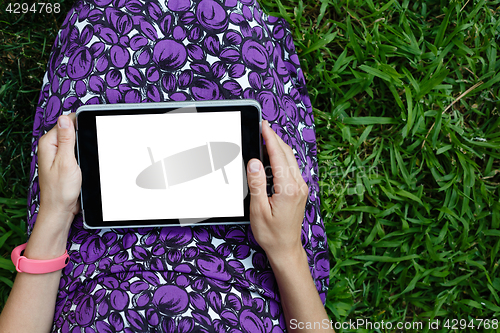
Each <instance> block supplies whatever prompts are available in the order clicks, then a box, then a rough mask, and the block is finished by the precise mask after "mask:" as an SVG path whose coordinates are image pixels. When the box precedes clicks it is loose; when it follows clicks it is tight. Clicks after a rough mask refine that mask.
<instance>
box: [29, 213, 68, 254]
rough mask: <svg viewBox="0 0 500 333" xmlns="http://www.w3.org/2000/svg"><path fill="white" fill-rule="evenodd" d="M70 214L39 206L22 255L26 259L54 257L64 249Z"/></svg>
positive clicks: (62, 252)
mask: <svg viewBox="0 0 500 333" xmlns="http://www.w3.org/2000/svg"><path fill="white" fill-rule="evenodd" d="M40 207H41V206H40ZM71 222H72V214H71V216H68V215H67V214H61V213H51V212H49V211H46V210H42V208H40V210H39V213H38V215H37V218H36V222H35V226H34V228H33V231H32V232H31V236H30V238H29V241H28V242H27V245H26V249H25V250H24V255H25V256H26V258H28V259H38V260H44V259H54V258H57V257H59V256H61V255H62V254H64V251H66V245H67V242H68V234H69V229H70V227H71Z"/></svg>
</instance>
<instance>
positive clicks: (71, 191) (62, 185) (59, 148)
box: [38, 113, 82, 227]
mask: <svg viewBox="0 0 500 333" xmlns="http://www.w3.org/2000/svg"><path fill="white" fill-rule="evenodd" d="M75 117H76V115H75V113H71V114H69V115H68V116H65V115H62V116H60V117H59V119H58V121H57V124H56V125H55V126H54V127H53V128H52V129H51V130H50V131H49V132H47V133H46V134H45V135H43V136H42V137H41V138H40V141H39V142H38V175H39V176H38V180H39V183H40V210H43V211H44V212H45V213H49V214H51V215H52V214H53V216H60V217H62V219H61V220H63V221H66V220H67V219H70V223H71V221H72V220H73V217H74V216H75V215H76V214H78V212H79V211H80V202H79V200H78V196H79V194H80V189H81V186H82V173H81V170H80V166H79V165H78V163H77V161H76V157H75V142H76V134H75ZM64 227H69V226H64Z"/></svg>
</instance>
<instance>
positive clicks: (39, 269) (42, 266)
mask: <svg viewBox="0 0 500 333" xmlns="http://www.w3.org/2000/svg"><path fill="white" fill-rule="evenodd" d="M25 248H26V243H24V244H21V245H19V246H18V247H16V248H15V249H14V250H12V254H11V255H10V258H11V259H12V262H13V263H14V265H15V266H16V271H18V272H19V273H30V274H45V273H51V272H55V271H58V270H60V269H63V268H64V267H66V265H67V264H68V263H69V255H68V251H67V250H66V251H65V252H64V254H63V255H62V256H60V257H58V258H55V259H49V260H34V259H28V258H26V257H25V256H23V255H21V252H22V251H24V249H25Z"/></svg>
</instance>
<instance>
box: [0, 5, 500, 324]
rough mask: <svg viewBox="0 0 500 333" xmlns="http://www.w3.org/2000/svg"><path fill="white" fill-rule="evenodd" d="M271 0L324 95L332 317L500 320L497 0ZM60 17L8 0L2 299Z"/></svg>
mask: <svg viewBox="0 0 500 333" xmlns="http://www.w3.org/2000/svg"><path fill="white" fill-rule="evenodd" d="M261 3H262V4H263V7H264V8H265V9H266V11H267V12H268V13H271V14H273V15H277V16H282V17H284V18H285V19H286V20H287V21H288V22H289V23H290V25H291V28H292V30H293V34H294V38H295V44H296V47H297V51H298V53H299V57H300V60H301V64H302V68H303V70H304V71H305V73H306V80H307V84H308V89H309V93H310V97H311V100H312V105H313V108H314V115H315V122H316V126H317V127H316V130H317V140H318V156H319V163H320V189H321V198H322V214H323V217H324V220H325V224H326V227H327V232H328V241H329V245H330V251H331V253H330V254H331V273H330V291H329V295H328V299H327V311H328V312H329V315H330V316H331V318H332V320H333V321H348V320H349V319H351V320H357V319H366V320H369V321H372V322H376V321H378V322H380V321H382V320H384V322H394V323H396V322H424V323H427V322H428V321H429V320H431V321H435V320H439V324H440V329H439V330H438V331H440V332H448V331H453V330H452V329H451V328H444V327H443V325H444V323H445V322H446V320H453V319H459V320H460V319H465V320H466V321H467V322H469V321H470V320H472V319H490V320H491V319H493V318H497V319H498V318H499V315H500V277H499V269H498V262H499V250H500V230H499V226H500V201H499V199H500V190H499V184H500V175H499V173H500V117H499V109H500V57H499V56H498V54H499V53H500V52H498V44H499V42H500V1H498V0H497V1H477V0H471V1H411V2H410V1H408V0H404V1H401V0H400V1H394V0H392V1H383V2H382V1H381V2H378V1H373V0H366V1H353V0H351V1H345V0H322V1H320V2H316V1H313V0H300V1H296V0H287V1H280V0H274V1H267V0H262V1H261ZM68 5H70V3H67V2H64V3H63V8H66V9H63V12H66V11H67V9H68V7H67V6H68ZM1 10H3V9H1V8H0V11H1ZM63 19H64V18H63V16H62V15H61V16H59V17H55V16H54V17H52V16H51V17H50V19H49V20H47V18H46V17H40V16H36V15H33V17H32V16H30V17H24V18H23V19H19V17H17V18H15V17H12V16H11V15H6V13H5V12H0V26H2V28H0V40H1V42H0V50H1V53H0V57H1V62H0V73H1V75H0V76H1V79H0V133H2V134H1V138H0V158H1V161H0V197H3V198H12V199H11V200H13V201H6V200H7V199H1V200H3V201H0V228H1V229H0V250H1V254H2V256H3V258H7V259H4V260H2V259H0V260H2V261H0V304H2V301H3V300H5V299H6V297H7V293H8V290H9V285H10V282H9V280H10V279H12V277H13V275H12V273H11V272H10V271H8V270H5V269H4V268H6V267H9V266H8V263H7V262H8V258H9V256H10V251H11V249H12V246H13V245H15V244H19V243H21V242H23V235H21V234H19V233H18V232H17V231H18V230H19V227H21V228H24V223H25V219H26V216H25V212H24V211H23V210H24V208H25V198H26V188H27V174H28V173H29V162H30V158H29V152H30V143H31V138H30V135H31V130H32V117H33V114H34V107H35V106H34V105H35V103H36V101H37V98H38V90H39V89H40V87H41V80H42V77H43V73H44V66H45V63H46V61H47V58H48V53H49V50H50V47H51V45H52V43H53V40H54V38H55V34H56V31H57V27H58V25H57V24H61V23H62V21H63ZM16 20H19V21H18V22H17V23H15V21H16ZM47 21H48V23H47ZM6 23H8V24H6ZM42 45H45V47H42ZM5 129H6V130H5ZM23 200H24V201H23ZM16 202H17V203H16ZM2 235H4V236H3V237H2ZM5 235H8V236H5ZM4 240H5V242H3V241H4ZM450 323H451V322H450ZM475 324H476V328H471V327H469V328H466V329H458V330H456V331H457V332H458V331H460V332H465V331H477V332H485V331H489V330H487V329H484V328H481V329H477V325H478V324H479V321H477V320H476V321H475ZM394 325H395V324H394ZM425 327H428V326H427V325H426V326H425ZM457 327H458V328H460V324H459V325H458V326H457ZM486 328H487V327H486ZM340 331H342V330H340ZM381 331H387V332H392V331H395V330H394V329H393V330H381ZM407 331H411V330H407ZM424 331H429V330H428V329H427V330H424Z"/></svg>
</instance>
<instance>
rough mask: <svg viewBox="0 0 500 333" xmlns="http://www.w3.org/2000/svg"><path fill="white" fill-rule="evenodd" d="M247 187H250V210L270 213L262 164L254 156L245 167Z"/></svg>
mask: <svg viewBox="0 0 500 333" xmlns="http://www.w3.org/2000/svg"><path fill="white" fill-rule="evenodd" d="M247 180H248V187H249V188H250V195H251V197H250V212H253V213H256V214H259V215H267V214H270V206H269V199H268V198H267V190H266V187H267V182H266V174H265V172H264V166H263V165H262V162H261V161H259V160H258V159H256V158H253V159H251V160H250V161H249V162H248V167H247Z"/></svg>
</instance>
